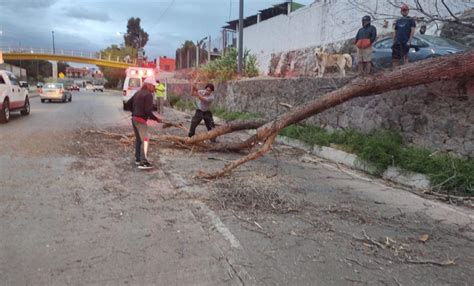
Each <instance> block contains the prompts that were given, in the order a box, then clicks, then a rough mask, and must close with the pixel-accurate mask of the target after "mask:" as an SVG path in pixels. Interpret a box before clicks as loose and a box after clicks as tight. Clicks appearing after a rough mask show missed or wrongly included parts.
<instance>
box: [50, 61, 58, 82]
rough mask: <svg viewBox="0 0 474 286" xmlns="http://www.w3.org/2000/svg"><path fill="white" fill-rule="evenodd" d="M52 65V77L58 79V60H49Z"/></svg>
mask: <svg viewBox="0 0 474 286" xmlns="http://www.w3.org/2000/svg"><path fill="white" fill-rule="evenodd" d="M49 62H50V63H51V64H52V65H53V74H52V78H53V79H54V81H57V80H58V61H49Z"/></svg>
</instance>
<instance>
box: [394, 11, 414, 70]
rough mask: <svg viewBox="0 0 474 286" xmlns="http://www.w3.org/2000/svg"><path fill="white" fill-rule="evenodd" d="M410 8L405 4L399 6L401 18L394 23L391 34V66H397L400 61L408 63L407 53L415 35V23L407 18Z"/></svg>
mask: <svg viewBox="0 0 474 286" xmlns="http://www.w3.org/2000/svg"><path fill="white" fill-rule="evenodd" d="M409 11H410V8H409V7H408V5H407V4H402V5H401V6H400V13H401V14H402V16H403V17H401V18H400V19H398V20H397V21H396V22H395V31H394V33H393V46H392V64H393V66H398V65H399V64H400V60H402V62H403V63H404V64H406V63H408V52H409V51H410V45H411V39H412V38H413V35H414V34H415V28H416V22H415V20H414V19H413V18H411V17H408V12H409Z"/></svg>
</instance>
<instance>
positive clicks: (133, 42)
mask: <svg viewBox="0 0 474 286" xmlns="http://www.w3.org/2000/svg"><path fill="white" fill-rule="evenodd" d="M140 21H141V20H140V18H138V17H137V18H133V17H132V18H130V19H128V23H127V34H125V35H124V36H123V39H124V41H125V46H128V47H133V48H143V47H144V46H145V45H146V43H148V33H147V32H145V31H144V30H143V29H142V27H140Z"/></svg>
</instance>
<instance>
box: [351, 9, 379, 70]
mask: <svg viewBox="0 0 474 286" xmlns="http://www.w3.org/2000/svg"><path fill="white" fill-rule="evenodd" d="M376 39H377V29H375V27H374V26H372V25H371V24H370V16H364V17H363V18H362V28H360V29H359V31H358V32H357V35H356V38H355V45H356V47H357V69H358V71H359V74H360V75H363V74H370V70H371V67H372V44H373V43H374V42H375V40H376Z"/></svg>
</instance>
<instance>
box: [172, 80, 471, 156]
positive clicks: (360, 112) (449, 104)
mask: <svg viewBox="0 0 474 286" xmlns="http://www.w3.org/2000/svg"><path fill="white" fill-rule="evenodd" d="M350 80H351V79H350V78H310V77H308V78H265V79H262V78H260V79H249V80H240V81H231V82H228V83H227V84H218V85H217V86H216V95H217V97H216V104H217V105H219V106H222V107H224V108H225V109H227V110H230V111H246V112H252V113H260V114H263V115H264V116H265V117H267V118H269V119H271V118H274V117H275V116H277V115H278V114H281V113H283V112H285V111H287V110H288V109H287V107H285V106H284V105H282V104H281V103H284V104H290V105H292V106H297V105H301V104H303V103H304V102H307V101H309V100H312V99H316V98H318V97H320V96H322V95H323V94H325V93H327V92H330V91H332V90H335V89H337V88H340V87H342V86H344V85H345V84H347V83H348V82H349V81H350ZM168 90H173V91H175V94H178V95H185V96H189V92H184V93H181V94H180V93H179V92H182V91H187V90H189V91H190V86H189V85H183V84H181V85H176V86H173V85H171V84H170V85H169V87H168ZM307 123H309V124H313V125H316V126H321V127H323V128H325V129H327V130H334V129H344V128H354V129H357V130H359V131H361V132H364V133H367V132H370V131H372V130H375V129H380V128H386V129H393V130H397V131H399V132H400V133H401V134H402V136H403V137H404V139H405V140H406V142H408V143H411V144H414V145H416V146H419V147H425V148H428V149H431V150H439V151H451V152H454V153H456V154H459V155H462V156H467V157H474V78H473V79H469V80H462V81H455V82H454V81H450V82H439V83H435V84H431V85H422V86H417V87H412V88H405V89H402V90H397V91H392V92H387V93H384V94H380V95H376V96H371V97H367V98H356V99H353V100H351V101H349V102H346V103H343V104H341V105H339V106H337V107H335V108H332V109H330V110H327V111H325V112H322V113H320V114H318V115H316V116H313V117H311V118H309V119H308V120H307Z"/></svg>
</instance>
